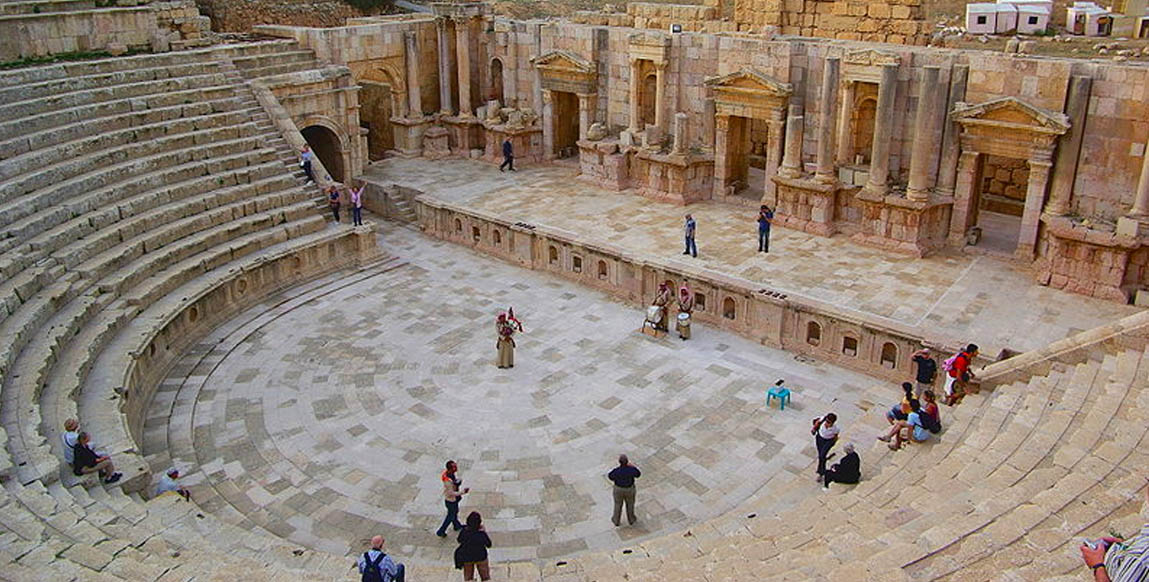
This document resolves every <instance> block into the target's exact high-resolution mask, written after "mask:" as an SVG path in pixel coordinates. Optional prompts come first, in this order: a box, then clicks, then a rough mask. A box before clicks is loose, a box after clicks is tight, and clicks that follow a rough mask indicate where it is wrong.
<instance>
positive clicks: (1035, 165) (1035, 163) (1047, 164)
mask: <svg viewBox="0 0 1149 582" xmlns="http://www.w3.org/2000/svg"><path fill="white" fill-rule="evenodd" d="M1025 164H1026V165H1027V166H1029V169H1030V171H1033V170H1037V171H1045V172H1048V171H1049V169H1050V168H1052V167H1053V161H1052V160H1051V159H1042V158H1041V157H1033V158H1030V159H1028V160H1025Z"/></svg>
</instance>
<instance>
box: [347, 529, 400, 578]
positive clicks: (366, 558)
mask: <svg viewBox="0 0 1149 582" xmlns="http://www.w3.org/2000/svg"><path fill="white" fill-rule="evenodd" d="M358 566H359V574H360V580H362V582H403V580H404V579H405V578H406V576H407V567H406V566H404V565H403V564H399V563H396V562H395V560H393V559H391V556H388V555H387V553H386V552H384V551H383V536H375V537H373V538H371V549H370V550H367V551H366V552H363V555H362V556H359V563H358Z"/></svg>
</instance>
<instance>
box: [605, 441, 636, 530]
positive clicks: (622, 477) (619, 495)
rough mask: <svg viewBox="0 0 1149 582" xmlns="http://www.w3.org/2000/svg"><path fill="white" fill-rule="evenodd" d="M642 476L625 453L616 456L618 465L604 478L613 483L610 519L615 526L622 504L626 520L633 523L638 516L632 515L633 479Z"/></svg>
mask: <svg viewBox="0 0 1149 582" xmlns="http://www.w3.org/2000/svg"><path fill="white" fill-rule="evenodd" d="M641 476H642V471H639V470H638V467H635V466H634V465H631V464H630V460H629V459H627V458H626V455H619V456H618V466H617V467H615V468H614V469H613V470H612V471H611V472H610V473H607V475H606V478H607V479H610V480H611V482H613V483H614V516H613V517H611V518H610V521H611V522H612V523H614V525H615V526H616V527H617V526H619V525H621V523H620V520H621V518H622V505H623V504H624V503H625V504H626V522H627V523H629V524H630V525H634V522H636V521H638V518H637V517H635V515H634V480H635V479H637V478H639V477H641Z"/></svg>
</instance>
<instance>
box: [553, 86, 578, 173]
mask: <svg viewBox="0 0 1149 582" xmlns="http://www.w3.org/2000/svg"><path fill="white" fill-rule="evenodd" d="M552 99H553V100H554V101H553V102H552V106H553V107H554V115H553V116H552V118H553V119H554V127H553V128H552V129H553V130H554V151H553V153H554V155H555V158H569V157H574V156H576V155H578V146H577V142H578V132H579V127H578V95H575V94H574V93H567V92H566V91H553V92H552Z"/></svg>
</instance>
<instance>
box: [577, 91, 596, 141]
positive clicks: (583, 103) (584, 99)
mask: <svg viewBox="0 0 1149 582" xmlns="http://www.w3.org/2000/svg"><path fill="white" fill-rule="evenodd" d="M594 105H595V104H594V95H591V94H589V93H579V94H578V138H579V139H580V140H584V139H586V132H587V130H588V129H590V124H592V123H594Z"/></svg>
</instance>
